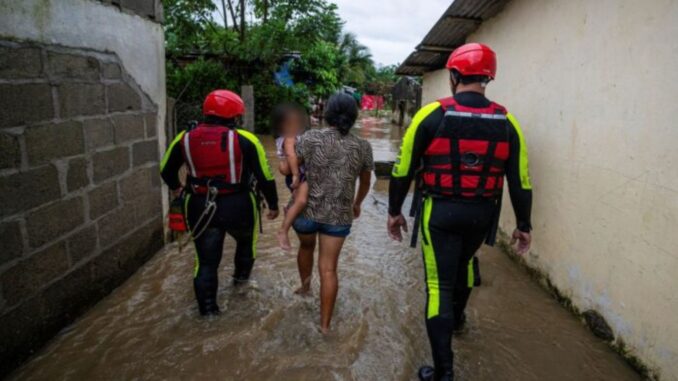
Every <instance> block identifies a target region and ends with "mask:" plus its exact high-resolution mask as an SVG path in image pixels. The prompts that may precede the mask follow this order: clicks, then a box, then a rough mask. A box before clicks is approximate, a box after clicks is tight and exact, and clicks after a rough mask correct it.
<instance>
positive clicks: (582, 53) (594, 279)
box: [424, 0, 678, 380]
mask: <svg viewBox="0 0 678 381" xmlns="http://www.w3.org/2000/svg"><path fill="white" fill-rule="evenodd" d="M468 41H469V42H483V43H487V44H489V45H491V46H492V47H493V48H494V49H495V50H496V51H497V54H498V56H499V70H498V77H497V80H496V81H495V82H494V83H492V84H490V86H489V89H488V96H489V97H490V98H491V99H494V100H496V101H497V102H499V103H502V104H504V105H505V106H507V107H508V108H509V110H511V111H512V112H513V113H514V114H515V115H516V116H517V118H518V120H519V121H520V122H521V124H522V127H523V130H524V132H525V135H526V138H527V142H528V146H529V148H530V168H531V173H532V179H533V185H534V195H535V198H534V213H533V216H534V217H533V223H534V228H535V231H534V246H533V250H532V252H531V254H530V255H529V256H528V262H529V264H530V265H531V266H535V267H537V268H540V269H541V270H543V271H545V272H546V273H548V275H549V276H550V277H551V278H552V280H553V281H554V282H555V284H556V286H557V287H558V288H559V289H560V290H563V291H564V292H565V293H566V294H568V295H569V296H571V298H572V299H573V301H574V303H575V305H576V306H577V307H578V308H580V309H581V310H586V309H589V308H593V309H596V310H598V311H599V312H601V313H602V314H603V315H604V316H605V318H606V319H607V321H608V322H609V323H610V325H611V326H612V327H613V329H614V331H615V333H616V334H617V335H618V337H621V338H622V339H623V340H624V341H625V342H626V343H627V344H628V346H629V347H630V348H631V349H632V351H633V353H634V354H635V355H638V356H639V357H640V358H642V359H643V360H644V361H645V362H646V363H647V364H649V365H650V366H651V367H653V368H655V369H659V370H660V371H661V374H662V379H663V380H678V296H677V292H676V290H677V289H678V276H677V274H678V150H677V149H676V146H677V145H678V122H676V121H677V120H678V119H677V118H678V70H676V65H678V2H677V1H672V0H653V1H634V0H596V1H590V0H568V1H543V0H513V1H511V2H510V3H509V4H508V5H507V7H506V9H505V10H504V11H503V12H502V13H500V14H499V15H498V16H497V17H495V18H494V19H492V20H489V21H487V22H485V23H484V24H483V25H482V26H481V27H480V29H479V30H478V31H477V32H476V33H475V34H473V35H472V36H470V37H469V39H468ZM443 73H444V70H443V71H438V72H433V73H430V74H428V75H426V76H425V77H424V99H425V102H430V101H432V100H435V99H436V98H440V97H444V96H447V95H448V94H449V90H448V85H447V78H446V76H444V75H443ZM505 205H506V207H505V210H504V213H503V218H502V227H503V229H504V230H505V231H509V232H510V231H512V230H513V228H514V226H515V222H514V217H513V212H512V210H511V208H510V202H509V200H508V197H506V195H505Z"/></svg>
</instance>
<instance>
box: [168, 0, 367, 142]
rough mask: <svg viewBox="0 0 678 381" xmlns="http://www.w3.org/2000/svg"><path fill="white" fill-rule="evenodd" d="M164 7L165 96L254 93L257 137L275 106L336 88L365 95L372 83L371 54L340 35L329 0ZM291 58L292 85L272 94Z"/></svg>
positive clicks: (205, 1) (188, 1)
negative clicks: (245, 88) (248, 89)
mask: <svg viewBox="0 0 678 381" xmlns="http://www.w3.org/2000/svg"><path fill="white" fill-rule="evenodd" d="M215 4H216V5H215ZM164 5H165V13H166V23H165V35H166V51H167V55H168V60H167V88H168V94H169V96H170V97H174V98H177V97H181V99H180V102H181V103H184V104H199V103H200V101H201V100H202V98H203V97H204V95H205V94H206V93H207V92H209V91H210V90H212V89H214V88H217V87H226V88H231V89H234V90H236V91H237V90H239V88H240V86H242V85H245V84H248V85H253V86H254V89H255V105H256V106H255V107H256V113H257V118H256V121H257V128H258V130H260V131H264V130H266V129H267V128H268V123H267V122H268V121H267V119H268V118H267V117H266V115H268V114H269V113H270V110H271V108H272V107H273V106H274V105H275V104H277V103H279V102H282V101H297V102H299V103H301V104H306V105H308V103H309V100H310V99H311V98H313V97H327V96H328V95H330V94H331V93H332V92H334V91H336V90H337V89H339V88H340V87H341V85H342V84H348V85H352V86H356V87H358V88H360V89H361V90H364V88H365V87H366V86H367V85H368V84H369V83H371V82H372V81H373V79H374V78H376V75H377V70H376V69H375V68H374V65H373V62H372V58H371V54H370V52H369V50H368V49H367V48H366V47H365V46H363V45H361V44H360V43H359V42H358V40H357V38H356V36H355V35H353V34H350V33H346V34H343V35H342V33H341V31H342V27H343V21H342V20H341V18H340V17H339V15H338V12H337V6H336V5H335V4H333V3H330V2H329V1H327V0H247V1H244V0H219V1H214V0H164ZM247 12H249V13H247ZM245 14H247V17H244V15H245ZM245 20H247V21H248V22H247V23H245V22H244V21H245ZM290 55H292V56H298V57H300V58H299V59H298V60H297V61H295V62H294V63H293V65H292V71H293V77H294V81H295V85H294V86H292V87H289V88H286V87H280V86H276V85H275V83H274V80H273V79H274V73H275V72H276V71H277V70H279V68H280V65H281V63H282V62H283V61H285V60H286V59H288V57H290ZM179 120H180V118H179Z"/></svg>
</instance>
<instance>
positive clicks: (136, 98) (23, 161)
mask: <svg viewBox="0 0 678 381" xmlns="http://www.w3.org/2000/svg"><path fill="white" fill-rule="evenodd" d="M105 3H106V2H104V3H102V2H98V1H89V0H60V1H45V0H35V1H32V0H26V1H21V2H14V1H9V0H0V235H1V236H2V239H0V342H2V345H1V346H0V358H2V361H1V362H0V363H1V365H0V376H2V375H3V374H5V373H7V372H8V371H10V370H11V369H12V368H13V367H14V366H16V365H17V364H18V363H19V362H20V361H22V360H23V359H25V358H26V357H27V356H28V355H30V354H31V353H32V352H33V351H35V350H36V349H38V348H39V347H40V346H41V345H42V344H43V343H44V342H45V341H46V340H48V339H49V338H50V337H51V336H52V335H54V334H55V333H56V332H58V331H59V330H60V329H61V328H63V327H64V326H65V325H67V324H69V323H70V322H71V321H73V319H74V318H76V317H77V316H78V315H79V314H81V313H82V312H83V311H84V310H85V309H86V308H87V307H89V306H91V305H92V304H93V303H95V302H96V301H97V300H99V299H100V298H102V297H103V296H105V295H107V294H108V293H109V292H110V291H111V290H112V289H113V288H115V287H116V286H118V285H119V284H120V283H121V282H122V281H124V280H125V279H126V278H127V277H128V276H129V275H131V274H132V273H133V272H134V271H135V270H136V269H137V268H138V267H139V266H140V265H141V264H142V263H143V262H144V261H146V260H147V259H148V258H149V257H150V256H152V255H153V254H154V253H155V252H156V251H157V250H158V249H159V248H160V246H161V245H162V243H163V241H162V201H161V199H162V197H161V191H160V183H159V179H158V176H157V173H158V161H159V149H158V148H159V147H160V145H161V144H163V145H164V136H162V134H163V131H164V129H163V128H159V126H162V124H161V123H162V122H163V120H164V106H165V95H164V63H163V61H162V54H161V53H162V50H163V35H162V29H161V27H160V26H159V25H158V24H157V22H155V20H157V19H158V18H159V17H160V14H161V13H159V12H160V11H159V9H160V8H159V7H158V4H159V3H158V2H156V0H148V1H112V2H110V1H109V2H108V3H117V4H114V5H111V4H105ZM120 7H122V8H120ZM69 28H70V29H69ZM114 30H115V31H116V32H115V34H110V35H109V34H108V33H113V31H114ZM135 33H139V34H142V33H143V34H144V35H139V36H134V41H132V39H131V35H130V34H135Z"/></svg>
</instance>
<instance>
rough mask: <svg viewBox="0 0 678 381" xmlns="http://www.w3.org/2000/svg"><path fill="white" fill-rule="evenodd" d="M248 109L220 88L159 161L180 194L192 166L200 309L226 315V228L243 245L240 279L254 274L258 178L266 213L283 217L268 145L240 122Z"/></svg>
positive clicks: (189, 194) (191, 216)
mask: <svg viewBox="0 0 678 381" xmlns="http://www.w3.org/2000/svg"><path fill="white" fill-rule="evenodd" d="M244 112H245V105H244V103H243V101H242V99H241V98H240V97H239V96H238V95H237V94H235V93H233V92H231V91H228V90H216V91H213V92H212V93H210V94H209V95H208V96H207V98H206V99H205V102H204V104H203V115H204V116H205V121H204V122H203V123H201V124H199V125H198V126H197V127H196V128H195V129H193V130H191V131H188V132H187V131H182V132H181V133H179V135H177V137H176V138H175V139H174V141H173V142H172V144H170V146H169V148H168V149H167V152H166V153H165V156H164V157H163V160H162V163H161V167H160V171H161V175H162V178H163V180H164V181H165V182H166V183H167V185H168V186H169V188H170V189H171V190H172V191H173V192H174V194H175V196H178V195H179V194H180V193H181V191H182V185H181V183H180V181H179V169H180V168H181V166H182V165H184V164H186V165H187V167H188V178H187V184H186V188H185V189H184V191H185V193H186V195H185V201H184V213H185V217H186V222H187V224H188V228H189V229H190V231H191V234H192V237H193V239H194V242H195V249H196V259H195V270H194V274H193V275H194V280H193V285H194V287H195V296H196V299H197V300H198V308H199V309H200V314H201V315H217V314H219V306H218V304H217V289H218V269H219V263H220V262H221V255H222V251H223V246H224V239H225V236H226V234H227V233H228V234H229V235H231V236H232V237H233V238H235V240H236V243H237V246H236V250H235V271H234V274H233V283H234V285H240V284H243V283H244V282H246V281H247V280H248V279H249V276H250V273H251V271H252V267H253V265H254V260H255V258H256V246H257V236H258V233H259V203H258V201H257V197H256V195H255V193H254V192H253V190H252V182H253V179H254V180H256V188H257V189H258V190H260V191H261V192H262V193H263V195H264V198H265V199H266V203H267V204H268V208H269V212H268V215H267V217H268V218H269V219H275V218H276V217H277V216H278V195H277V193H276V186H275V181H274V179H273V174H272V173H271V169H270V167H269V165H268V162H267V160H266V152H265V151H264V147H263V146H262V145H261V142H260V141H259V139H258V138H257V137H256V136H255V135H254V134H252V133H250V132H248V131H244V130H241V129H238V128H236V127H237V124H238V119H239V118H240V117H241V116H242V114H243V113H244Z"/></svg>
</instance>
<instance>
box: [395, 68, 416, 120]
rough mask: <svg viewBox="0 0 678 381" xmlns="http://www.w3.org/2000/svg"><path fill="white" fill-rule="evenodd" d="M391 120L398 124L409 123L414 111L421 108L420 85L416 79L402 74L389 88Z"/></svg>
mask: <svg viewBox="0 0 678 381" xmlns="http://www.w3.org/2000/svg"><path fill="white" fill-rule="evenodd" d="M391 99H392V105H391V108H392V111H393V116H392V119H393V122H394V123H396V124H397V125H399V126H403V125H405V124H409V123H410V121H411V120H412V116H414V113H416V112H417V110H419V108H421V85H420V84H419V82H417V80H416V79H414V78H412V77H409V76H404V77H402V78H400V79H399V80H398V82H396V84H395V85H393V89H392V90H391Z"/></svg>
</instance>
